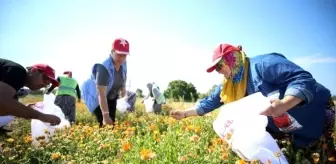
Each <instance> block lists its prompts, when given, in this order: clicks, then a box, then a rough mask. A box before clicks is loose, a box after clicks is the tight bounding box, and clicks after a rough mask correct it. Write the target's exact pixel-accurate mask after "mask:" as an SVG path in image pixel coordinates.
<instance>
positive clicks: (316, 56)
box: [0, 0, 336, 94]
mask: <svg viewBox="0 0 336 164" xmlns="http://www.w3.org/2000/svg"><path fill="white" fill-rule="evenodd" d="M115 37H124V38H126V39H128V40H129V42H130V46H131V55H130V56H129V57H128V59H127V60H128V70H129V75H128V79H129V80H130V86H131V90H135V89H136V88H141V89H143V90H144V89H145V85H146V83H147V82H149V81H156V82H157V83H158V84H159V85H160V86H161V87H162V88H166V87H167V85H168V82H169V81H171V80H175V79H182V80H185V81H187V82H192V83H193V84H194V85H195V86H196V88H197V90H198V91H199V92H207V91H208V90H209V89H210V88H211V86H212V85H213V84H218V83H220V82H221V80H222V78H223V77H221V76H220V75H218V74H217V73H211V74H208V73H206V71H205V69H206V68H207V66H208V65H209V63H211V55H212V52H213V49H214V48H215V47H216V46H217V45H218V44H219V43H231V44H234V45H238V44H241V45H243V49H244V50H245V52H246V53H247V55H248V56H255V55H259V54H263V53H269V52H279V53H282V54H284V55H285V56H287V57H288V58H289V59H291V60H293V61H295V62H296V63H298V64H299V65H301V66H302V67H303V68H305V69H307V70H308V71H310V72H311V73H312V74H313V76H314V77H315V78H316V79H317V81H318V82H320V83H322V84H323V85H325V86H326V87H328V88H329V89H330V90H331V91H332V94H336V73H334V71H335V70H336V69H335V68H336V54H335V52H336V1H333V0H323V1H312V0H311V1H306V0H296V1H291V0H282V1H275V0H256V1H246V0H245V1H242V0H236V1H224V0H210V1H203V0H184V1H177V0H169V1H168V0H167V1H163V0H157V1H155V0H143V1H137V0H132V1H131V0H124V1H119V0H118V1H117V0H100V1H88V0H81V1H79V0H71V1H68V0H58V1H43V0H30V1H24V0H15V1H8V0H0V57H3V58H7V59H11V60H14V61H17V62H18V63H20V64H22V65H24V66H28V65H31V64H34V63H48V64H50V65H51V66H52V67H54V68H55V69H56V72H57V74H60V73H62V72H63V71H64V70H68V69H71V70H72V71H73V73H74V76H75V78H77V80H78V81H79V83H81V82H82V81H83V80H84V79H86V78H87V77H88V75H89V72H90V69H91V67H92V65H93V64H94V63H96V62H100V61H102V60H103V59H104V58H105V57H106V56H107V55H108V54H109V51H110V49H111V43H112V41H113V39H114V38H115Z"/></svg>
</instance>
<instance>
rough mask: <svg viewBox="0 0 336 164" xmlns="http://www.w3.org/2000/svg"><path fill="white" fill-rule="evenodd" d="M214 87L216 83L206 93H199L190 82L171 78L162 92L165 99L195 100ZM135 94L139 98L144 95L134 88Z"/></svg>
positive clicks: (208, 93)
mask: <svg viewBox="0 0 336 164" xmlns="http://www.w3.org/2000/svg"><path fill="white" fill-rule="evenodd" d="M216 87H217V85H214V86H213V87H212V88H211V89H210V90H209V91H208V92H207V93H199V92H197V90H196V87H195V86H194V85H193V84H192V83H188V82H186V81H183V80H173V81H171V82H169V84H168V87H167V89H166V90H164V92H163V93H164V95H165V97H166V98H167V99H170V100H172V101H185V102H196V101H197V100H198V99H202V98H204V97H206V96H208V95H210V94H211V93H212V92H213V91H214V90H215V88H216ZM136 95H137V97H140V98H143V97H144V95H143V91H142V90H141V89H137V90H136Z"/></svg>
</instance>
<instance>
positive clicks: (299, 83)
mask: <svg viewBox="0 0 336 164" xmlns="http://www.w3.org/2000/svg"><path fill="white" fill-rule="evenodd" d="M248 71H249V75H248V82H247V93H246V95H250V94H253V93H256V92H261V93H262V94H263V95H264V96H267V97H269V96H272V94H273V93H278V94H279V99H282V98H283V97H284V96H286V95H293V96H296V97H299V98H301V99H303V100H304V102H303V103H301V104H299V105H297V106H296V107H294V108H293V109H291V110H289V111H288V113H289V114H290V115H292V116H293V117H294V118H295V119H296V120H297V121H298V122H299V124H301V125H302V128H301V129H297V130H294V131H291V132H289V133H291V134H294V136H295V137H294V143H295V144H296V145H298V146H306V145H308V144H310V143H311V142H312V141H315V140H316V139H318V138H319V137H320V136H321V134H322V131H323V130H324V125H325V119H326V117H325V107H326V104H327V103H328V99H329V98H330V96H331V94H330V91H329V90H328V89H326V88H325V87H324V86H322V85H321V84H319V83H317V82H316V81H315V79H314V78H313V77H312V75H311V74H310V73H309V72H307V71H305V70H303V69H302V68H301V67H299V66H298V65H296V64H294V63H293V62H291V61H289V60H287V59H286V58H285V57H284V56H283V55H281V54H278V53H271V54H265V55H259V56H256V57H252V58H250V65H249V70H248ZM221 90H222V85H219V86H218V87H217V88H216V89H215V91H214V92H213V93H212V94H211V95H210V96H208V97H206V98H204V99H202V100H201V101H200V102H199V103H198V104H197V105H196V111H197V114H198V115H204V114H206V113H209V112H211V111H213V110H214V109H217V108H219V107H220V106H222V105H223V103H221V102H220V93H221ZM268 120H269V123H268V128H270V129H272V130H273V131H276V132H279V129H278V128H277V127H276V126H275V124H274V122H273V120H272V119H271V118H270V117H269V119H268Z"/></svg>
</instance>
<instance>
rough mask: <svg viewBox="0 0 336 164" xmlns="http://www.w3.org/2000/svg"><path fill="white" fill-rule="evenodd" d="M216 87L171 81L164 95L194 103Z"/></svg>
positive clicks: (335, 97) (139, 90)
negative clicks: (204, 88)
mask: <svg viewBox="0 0 336 164" xmlns="http://www.w3.org/2000/svg"><path fill="white" fill-rule="evenodd" d="M217 86H218V85H213V86H212V87H211V88H210V89H209V91H208V92H206V93H199V92H197V90H196V87H195V86H194V85H193V84H192V83H187V82H186V81H183V80H173V81H171V82H169V84H168V87H167V89H166V90H165V91H164V95H165V97H166V98H167V99H171V100H173V101H186V102H196V101H197V100H198V99H202V98H204V97H207V96H209V95H210V94H211V93H212V92H213V91H214V90H215V89H216V87H217ZM56 91H57V89H54V90H53V91H52V93H54V94H56ZM43 93H44V90H43V89H41V90H37V91H31V94H33V95H41V94H43ZM136 95H137V97H140V98H143V97H144V95H143V91H142V90H141V89H137V90H136ZM332 99H333V100H334V101H336V95H333V96H332Z"/></svg>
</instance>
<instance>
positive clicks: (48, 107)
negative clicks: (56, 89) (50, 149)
mask: <svg viewBox="0 0 336 164" xmlns="http://www.w3.org/2000/svg"><path fill="white" fill-rule="evenodd" d="M54 101H55V95H53V94H52V93H50V94H45V95H44V97H43V102H39V103H36V104H35V105H34V106H33V107H34V109H35V110H38V111H39V112H42V113H45V114H52V115H55V116H57V117H59V118H60V119H61V123H60V124H59V125H56V126H51V125H50V124H49V123H45V122H42V121H40V120H36V119H32V121H31V135H32V138H33V140H34V141H33V145H35V146H36V145H38V141H37V140H36V137H39V136H44V137H45V140H44V141H45V142H48V141H49V139H48V137H50V136H53V134H54V131H55V130H56V129H62V128H64V127H70V123H69V121H68V120H66V119H65V116H64V113H63V112H62V110H61V108H59V107H58V106H57V105H55V104H54ZM46 131H48V133H49V134H47V133H46Z"/></svg>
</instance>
